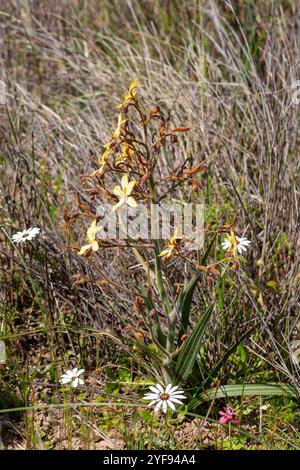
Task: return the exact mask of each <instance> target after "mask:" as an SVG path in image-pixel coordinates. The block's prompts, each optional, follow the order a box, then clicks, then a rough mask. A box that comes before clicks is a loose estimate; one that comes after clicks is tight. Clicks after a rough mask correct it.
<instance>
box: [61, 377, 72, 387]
mask: <svg viewBox="0 0 300 470" xmlns="http://www.w3.org/2000/svg"><path fill="white" fill-rule="evenodd" d="M71 380H72V379H69V377H62V378H61V379H60V383H61V384H63V385H64V384H68V383H69V382H71Z"/></svg>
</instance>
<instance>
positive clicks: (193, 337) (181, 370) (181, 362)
mask: <svg viewBox="0 0 300 470" xmlns="http://www.w3.org/2000/svg"><path fill="white" fill-rule="evenodd" d="M212 311H213V306H212V305H211V306H210V307H208V309H207V310H206V312H205V313H204V315H202V316H201V318H200V319H199V320H198V323H197V324H196V325H195V327H194V329H193V331H192V332H191V334H190V335H189V336H188V338H187V340H186V342H185V343H184V346H183V348H182V350H181V351H180V353H179V355H178V357H177V361H176V367H175V374H176V377H177V379H178V381H184V380H186V379H187V378H188V376H189V375H190V373H191V371H192V368H193V365H194V363H195V360H196V357H197V354H198V352H199V348H200V346H201V343H202V339H203V336H204V334H205V331H206V327H207V325H208V322H209V319H210V316H211V314H212Z"/></svg>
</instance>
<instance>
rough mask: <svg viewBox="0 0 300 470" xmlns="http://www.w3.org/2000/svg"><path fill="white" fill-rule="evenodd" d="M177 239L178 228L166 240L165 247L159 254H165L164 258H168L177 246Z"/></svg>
mask: <svg viewBox="0 0 300 470" xmlns="http://www.w3.org/2000/svg"><path fill="white" fill-rule="evenodd" d="M177 239H178V228H176V229H175V232H174V235H173V236H172V237H171V239H170V240H169V241H167V247H168V248H166V249H165V250H163V251H162V252H161V253H160V254H159V256H165V257H166V258H170V256H171V255H172V254H173V251H174V250H175V248H176V247H177Z"/></svg>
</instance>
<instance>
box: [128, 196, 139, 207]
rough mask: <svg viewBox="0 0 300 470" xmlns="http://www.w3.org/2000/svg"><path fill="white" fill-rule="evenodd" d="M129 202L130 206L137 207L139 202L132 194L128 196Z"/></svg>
mask: <svg viewBox="0 0 300 470" xmlns="http://www.w3.org/2000/svg"><path fill="white" fill-rule="evenodd" d="M127 204H128V205H129V206H130V207H137V202H136V200H135V199H133V197H132V196H129V197H128V198H127Z"/></svg>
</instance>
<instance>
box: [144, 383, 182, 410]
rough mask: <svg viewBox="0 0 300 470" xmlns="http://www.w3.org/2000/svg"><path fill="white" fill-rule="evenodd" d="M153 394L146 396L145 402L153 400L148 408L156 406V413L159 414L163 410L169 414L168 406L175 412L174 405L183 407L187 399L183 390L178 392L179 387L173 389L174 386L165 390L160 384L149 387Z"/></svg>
mask: <svg viewBox="0 0 300 470" xmlns="http://www.w3.org/2000/svg"><path fill="white" fill-rule="evenodd" d="M149 389H150V390H151V392H149V393H147V394H146V395H145V396H144V400H151V401H150V403H149V405H148V406H154V411H155V412H157V411H159V410H160V408H162V411H163V412H164V413H166V412H167V408H168V406H169V407H170V408H171V409H172V410H173V411H175V405H174V403H176V404H178V405H182V401H181V400H184V399H186V396H185V395H183V393H184V392H183V391H182V390H178V385H175V387H173V385H172V384H169V385H167V386H166V388H163V387H162V386H161V385H160V384H157V385H155V386H151V387H149Z"/></svg>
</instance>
